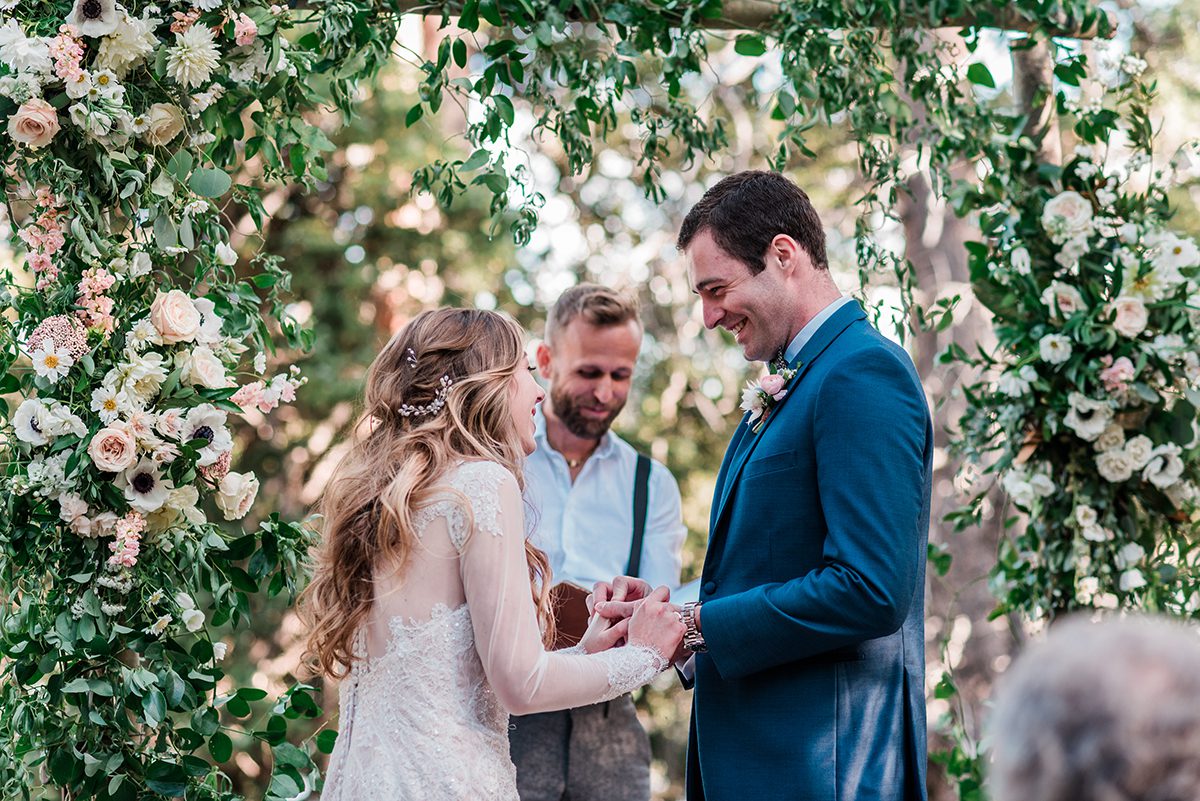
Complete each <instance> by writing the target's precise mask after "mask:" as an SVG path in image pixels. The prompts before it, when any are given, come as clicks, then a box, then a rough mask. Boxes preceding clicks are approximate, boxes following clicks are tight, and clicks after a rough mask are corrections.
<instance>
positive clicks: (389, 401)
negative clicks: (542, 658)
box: [300, 309, 554, 677]
mask: <svg viewBox="0 0 1200 801" xmlns="http://www.w3.org/2000/svg"><path fill="white" fill-rule="evenodd" d="M522 340H523V331H522V330H521V328H520V326H518V325H517V323H516V322H514V321H513V320H512V319H511V318H509V317H506V316H504V315H502V314H498V313H496V312H489V311H480V310H474V309H438V310H436V311H428V312H423V313H421V314H419V315H417V316H416V317H415V318H413V320H412V321H411V322H409V323H408V325H406V326H404V328H402V329H401V330H400V331H399V332H398V333H397V334H396V335H395V336H394V337H392V339H391V341H390V342H388V343H387V345H386V346H384V348H383V351H382V352H380V354H379V355H378V356H377V357H376V358H375V361H374V362H372V364H371V367H370V370H369V371H368V374H367V385H366V390H365V393H364V398H363V413H362V417H361V418H360V420H359V424H358V428H357V429H356V431H358V432H359V436H358V437H357V438H356V441H355V442H354V444H353V445H352V447H351V450H350V452H349V453H348V454H347V455H346V456H345V458H343V460H342V461H341V463H340V464H339V465H338V468H337V470H336V472H335V473H334V476H333V478H332V479H331V480H330V482H329V484H328V486H327V487H326V489H325V492H324V494H323V496H322V498H321V502H320V512H321V514H322V515H323V517H324V524H323V532H322V533H323V537H322V542H321V545H320V546H319V547H318V550H317V559H316V569H315V572H314V575H313V579H312V582H311V583H310V584H309V585H308V587H307V588H306V589H305V591H304V594H303V596H302V597H301V603H300V609H301V613H302V614H303V615H304V618H305V621H306V623H307V624H308V642H307V652H306V657H307V661H310V662H313V663H315V668H316V669H317V670H318V671H319V672H321V673H323V674H325V675H327V676H333V677H340V676H343V675H345V673H346V671H347V670H348V668H349V667H350V666H351V664H352V663H353V661H354V659H355V658H356V657H355V654H354V651H353V641H354V636H355V632H356V631H357V630H358V629H359V627H360V626H362V625H363V624H364V622H365V621H366V619H367V615H368V614H369V613H370V611H371V604H372V602H373V599H374V586H375V582H374V579H375V572H376V569H377V568H380V567H386V568H388V569H392V568H393V567H394V568H395V569H397V570H401V571H402V570H403V568H404V566H405V564H406V563H407V560H408V557H409V554H410V553H411V552H412V549H413V546H414V544H415V542H416V536H417V534H416V532H415V531H414V529H413V519H414V513H415V512H416V510H418V509H420V508H421V507H422V506H423V505H425V504H427V503H428V502H429V501H430V500H431V499H432V497H433V495H434V487H435V485H436V484H437V483H438V482H439V480H440V479H441V478H442V477H443V476H444V475H445V473H446V471H447V470H448V469H449V468H450V467H451V466H452V465H453V464H454V463H455V461H456V460H459V459H487V460H490V461H494V462H498V463H500V464H502V465H504V466H505V467H507V468H508V469H509V470H511V471H512V473H513V475H515V476H516V477H517V482H518V484H519V485H520V486H521V488H522V489H524V474H523V469H522V465H523V462H524V458H525V453H524V449H523V448H522V446H521V440H520V437H519V435H518V433H517V429H516V425H515V420H516V418H515V417H514V413H513V409H512V407H511V401H510V397H511V387H512V382H513V378H514V376H515V374H516V372H517V371H518V370H525V369H528V362H527V361H526V357H525V352H524V348H523V347H522ZM443 376H448V377H449V378H450V380H451V382H452V383H451V384H450V387H449V389H447V390H443V389H442V383H441V382H442V377H443ZM439 392H442V393H443V394H441V395H439ZM439 397H443V398H444V404H443V405H442V406H441V408H439V409H438V410H437V411H436V412H435V413H431V414H420V415H415V414H414V415H409V416H405V415H402V414H401V413H400V408H401V406H402V405H408V406H410V407H420V406H425V407H428V406H429V404H431V403H436V401H437V399H438V398H439ZM466 511H467V513H468V515H469V514H470V508H469V507H468V508H467V510H466ZM525 556H526V560H527V562H528V564H529V580H530V587H531V592H532V594H533V599H534V604H535V605H536V607H537V610H538V617H539V619H540V620H541V623H542V626H543V633H544V636H545V638H546V642H547V643H549V642H550V641H552V640H553V636H554V631H553V628H554V625H553V618H552V615H551V614H550V566H549V562H548V560H547V559H546V555H545V554H544V553H542V552H541V551H540V550H538V549H537V548H536V547H534V545H533V544H532V543H530V542H529V541H528V540H526V541H525Z"/></svg>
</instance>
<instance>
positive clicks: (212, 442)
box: [180, 403, 233, 467]
mask: <svg viewBox="0 0 1200 801" xmlns="http://www.w3.org/2000/svg"><path fill="white" fill-rule="evenodd" d="M226 419H227V415H226V414H225V412H223V411H221V410H220V409H218V408H217V407H215V406H213V405H212V404H211V403H202V404H200V405H199V406H197V407H195V408H193V409H192V410H191V411H190V412H188V416H187V420H186V421H184V426H183V432H182V433H181V434H180V440H181V441H183V442H191V441H193V440H198V439H200V440H207V441H208V444H207V445H205V446H203V447H202V448H200V454H199V456H200V458H199V459H197V460H196V466H197V467H208V466H209V465H210V464H213V463H214V462H216V461H217V459H219V458H221V454H222V453H227V452H229V451H231V450H233V436H232V435H231V434H230V433H229V429H228V428H226V426H225V421H226Z"/></svg>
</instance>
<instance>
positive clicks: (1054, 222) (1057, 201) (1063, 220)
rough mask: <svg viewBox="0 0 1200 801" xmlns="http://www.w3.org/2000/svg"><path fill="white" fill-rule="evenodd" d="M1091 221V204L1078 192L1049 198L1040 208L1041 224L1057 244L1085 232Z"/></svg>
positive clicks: (1069, 192)
mask: <svg viewBox="0 0 1200 801" xmlns="http://www.w3.org/2000/svg"><path fill="white" fill-rule="evenodd" d="M1091 222H1092V204H1091V202H1090V201H1089V200H1088V199H1087V198H1085V197H1084V196H1083V195H1081V194H1079V193H1078V192H1072V191H1067V192H1063V193H1062V194H1060V195H1058V196H1056V197H1052V198H1050V200H1048V201H1046V205H1045V207H1043V209H1042V226H1043V227H1044V228H1045V229H1046V231H1047V232H1048V233H1049V234H1050V238H1051V239H1052V240H1053V241H1054V242H1056V243H1057V244H1062V243H1063V242H1064V241H1066V240H1068V239H1071V238H1073V237H1075V236H1078V235H1079V234H1082V233H1086V232H1087V231H1088V230H1089V229H1090V227H1091Z"/></svg>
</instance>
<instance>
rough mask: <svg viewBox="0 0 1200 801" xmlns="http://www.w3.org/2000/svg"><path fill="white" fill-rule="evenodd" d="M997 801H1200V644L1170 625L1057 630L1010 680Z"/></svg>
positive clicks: (999, 701) (996, 761) (995, 755)
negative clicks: (1118, 800) (1197, 799)
mask: <svg viewBox="0 0 1200 801" xmlns="http://www.w3.org/2000/svg"><path fill="white" fill-rule="evenodd" d="M990 723H991V725H990V727H989V733H988V736H989V739H991V741H992V769H991V771H990V783H991V789H992V798H993V799H994V801H1108V800H1109V799H1127V801H1185V800H1186V801H1191V800H1192V799H1196V798H1198V797H1200V789H1198V788H1200V634H1198V633H1197V630H1196V629H1195V628H1194V627H1189V626H1185V625H1182V624H1178V623H1172V622H1168V621H1166V620H1164V619H1154V618H1149V617H1133V618H1128V619H1124V620H1117V619H1110V620H1105V621H1103V622H1101V623H1093V622H1091V621H1090V620H1088V619H1086V618H1083V617H1077V618H1074V619H1070V620H1066V621H1064V622H1062V623H1059V624H1057V625H1055V627H1054V628H1053V630H1052V631H1051V632H1050V634H1049V636H1048V637H1047V639H1046V641H1045V642H1044V643H1040V644H1038V645H1034V646H1032V647H1031V648H1030V649H1029V650H1028V652H1026V653H1025V654H1023V655H1022V656H1021V657H1019V658H1018V659H1017V661H1016V662H1015V663H1014V665H1013V667H1012V669H1011V670H1010V672H1009V673H1008V674H1006V675H1005V676H1003V677H1002V679H1001V681H1000V683H999V688H998V689H997V692H996V701H995V708H994V711H993V714H992V718H991V721H990Z"/></svg>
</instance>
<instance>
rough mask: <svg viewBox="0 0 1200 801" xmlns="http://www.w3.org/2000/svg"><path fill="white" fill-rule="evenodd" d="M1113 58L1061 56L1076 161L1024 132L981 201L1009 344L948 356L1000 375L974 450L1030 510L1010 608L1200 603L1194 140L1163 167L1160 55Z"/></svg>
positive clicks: (975, 265) (977, 421)
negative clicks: (1158, 150)
mask: <svg viewBox="0 0 1200 801" xmlns="http://www.w3.org/2000/svg"><path fill="white" fill-rule="evenodd" d="M1113 62H1114V63H1107V64H1104V63H1102V64H1100V65H1098V66H1097V68H1095V71H1094V77H1093V76H1092V75H1089V72H1088V69H1089V65H1088V63H1087V60H1086V59H1085V58H1084V57H1083V56H1080V55H1076V56H1074V57H1073V58H1069V59H1067V60H1065V61H1064V62H1063V64H1061V65H1060V67H1059V69H1058V70H1056V75H1058V76H1059V87H1058V97H1057V106H1058V109H1057V110H1058V114H1059V118H1060V120H1061V121H1062V122H1063V124H1064V126H1069V127H1070V128H1071V129H1072V130H1071V135H1072V137H1073V139H1074V145H1073V148H1072V145H1070V144H1068V152H1067V154H1066V157H1065V158H1064V159H1063V160H1062V164H1061V166H1060V165H1055V164H1047V163H1044V162H1041V161H1039V159H1038V158H1037V157H1036V154H1035V151H1034V148H1033V145H1032V143H1031V142H1030V141H1029V140H1028V139H1014V140H1010V141H1007V142H1005V143H1004V145H1005V147H1007V148H1008V149H1009V152H1010V153H1015V154H1017V155H1021V154H1022V153H1023V154H1024V155H1021V158H1020V159H1017V160H1016V163H1017V164H1018V165H1020V166H1019V169H1015V170H1014V171H1013V173H1012V175H1011V176H1004V177H999V176H998V177H997V178H996V180H990V181H987V182H984V183H983V184H982V185H980V186H979V187H978V188H977V189H976V190H975V191H973V192H972V193H971V194H970V195H968V196H967V197H966V201H965V202H966V203H967V204H968V205H969V206H970V207H973V208H977V209H979V211H980V218H981V220H982V223H983V230H984V233H985V235H986V236H987V240H986V241H985V242H982V243H976V244H973V245H971V246H970V250H971V270H972V281H973V284H974V286H975V289H976V292H977V296H978V297H979V299H980V300H982V301H983V302H984V303H985V304H986V305H987V307H988V308H989V309H990V310H991V311H992V312H993V314H994V315H995V319H996V333H997V343H996V346H995V348H994V349H993V350H992V351H991V352H984V353H982V354H981V355H980V356H979V358H969V357H968V356H967V355H966V354H965V353H953V352H952V353H950V354H948V358H953V359H957V360H959V361H964V362H967V363H969V364H971V365H972V366H973V367H975V368H977V369H978V370H979V371H980V372H981V377H982V379H983V380H981V381H980V382H978V383H976V384H975V385H973V386H970V387H968V388H967V391H966V398H967V402H968V408H967V412H966V414H965V416H964V417H963V419H962V438H961V440H960V442H959V446H960V448H961V449H962V450H963V451H964V452H966V453H967V454H968V455H969V456H971V457H973V458H974V459H975V460H976V462H978V463H980V464H982V465H983V466H984V467H985V468H986V472H989V473H994V474H998V475H999V476H1000V485H1001V487H1002V489H1003V490H1004V492H1005V494H1006V496H1007V499H1008V500H1009V501H1010V502H1011V503H1012V504H1013V506H1014V507H1016V509H1017V510H1019V511H1020V512H1021V513H1023V516H1021V517H1014V518H1012V519H1011V520H1010V521H1009V522H1010V524H1013V523H1017V522H1021V523H1022V525H1020V526H1018V527H1017V528H1016V530H1015V533H1014V536H1013V537H1011V538H1008V539H1006V540H1005V541H1004V542H1003V545H1002V548H1001V553H1000V558H999V563H998V565H997V567H996V568H995V570H994V571H993V575H992V580H993V587H994V589H995V591H996V592H997V594H998V596H999V598H1000V599H1001V607H1000V609H999V610H998V613H999V612H1004V611H1020V612H1023V613H1026V614H1028V615H1030V616H1031V617H1034V618H1035V619H1039V618H1048V617H1053V616H1055V615H1057V614H1060V613H1063V612H1066V611H1069V610H1072V609H1077V608H1095V607H1109V608H1115V607H1141V608H1158V609H1166V610H1171V611H1173V612H1175V613H1177V614H1193V613H1195V612H1196V611H1197V609H1200V594H1198V590H1200V584H1198V583H1197V572H1196V552H1195V551H1194V549H1193V548H1192V546H1191V542H1192V540H1193V538H1194V534H1195V532H1196V527H1197V526H1196V522H1197V519H1198V518H1197V515H1196V500H1197V481H1200V458H1198V457H1200V440H1198V439H1197V429H1196V409H1197V407H1198V406H1200V356H1197V353H1196V348H1195V342H1196V339H1197V337H1198V336H1200V248H1197V246H1196V243H1195V242H1193V241H1192V240H1191V239H1188V238H1186V237H1182V236H1179V235H1178V234H1176V233H1174V232H1172V231H1171V230H1169V228H1168V227H1167V224H1168V220H1169V217H1170V209H1169V204H1168V197H1167V192H1168V190H1169V188H1170V187H1171V185H1172V184H1173V182H1175V181H1180V180H1186V179H1187V178H1188V174H1187V172H1186V170H1184V169H1183V167H1184V165H1186V163H1187V162H1186V157H1187V152H1186V151H1185V152H1184V153H1183V154H1181V157H1180V158H1178V159H1176V160H1175V161H1174V162H1173V163H1172V164H1169V165H1168V164H1156V163H1155V160H1154V156H1155V152H1154V149H1153V138H1152V133H1151V132H1152V130H1153V128H1152V126H1151V124H1150V120H1149V117H1148V108H1149V105H1150V100H1151V98H1152V86H1149V85H1147V84H1145V83H1143V82H1142V80H1141V78H1140V76H1141V74H1142V71H1143V70H1144V69H1145V62H1144V61H1142V60H1140V59H1138V58H1136V57H1133V56H1127V55H1126V56H1123V57H1118V58H1116V59H1113ZM985 495H986V491H984V492H980V493H979V494H978V495H977V496H976V497H975V498H974V499H973V500H972V502H971V504H970V505H969V506H968V507H967V508H966V509H965V510H963V512H962V513H961V515H960V516H959V523H960V525H963V526H965V525H968V524H971V523H973V522H975V521H977V520H978V519H979V515H980V514H981V511H982V509H983V506H984V498H985Z"/></svg>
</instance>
